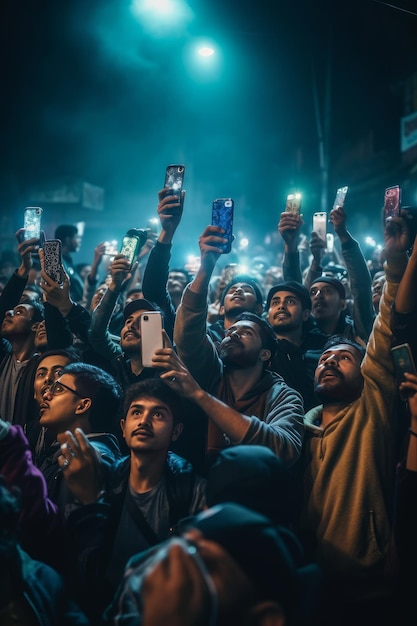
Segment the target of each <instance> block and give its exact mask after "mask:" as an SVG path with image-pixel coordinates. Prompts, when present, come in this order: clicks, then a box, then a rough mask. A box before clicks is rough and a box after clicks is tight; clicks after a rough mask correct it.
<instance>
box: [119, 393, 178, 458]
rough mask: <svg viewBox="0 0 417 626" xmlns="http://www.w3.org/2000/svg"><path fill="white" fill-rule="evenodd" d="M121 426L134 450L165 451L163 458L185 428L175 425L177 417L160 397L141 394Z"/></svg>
mask: <svg viewBox="0 0 417 626" xmlns="http://www.w3.org/2000/svg"><path fill="white" fill-rule="evenodd" d="M120 425H121V428H122V432H123V437H124V439H125V441H126V444H127V446H128V447H129V448H130V449H131V450H136V451H138V452H142V453H148V452H162V453H163V454H164V455H165V454H166V451H167V450H168V448H169V447H170V445H171V442H172V441H176V440H177V439H178V437H179V436H180V434H181V432H182V426H183V425H182V424H176V425H175V426H174V417H173V415H172V411H171V409H170V407H169V405H168V404H166V403H165V402H163V401H162V400H160V399H159V398H154V397H153V396H142V395H141V396H138V397H137V398H136V399H135V400H133V401H132V402H131V403H130V406H129V408H128V410H127V413H126V417H125V419H122V420H121V421H120Z"/></svg>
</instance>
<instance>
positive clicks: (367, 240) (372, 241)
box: [365, 237, 376, 248]
mask: <svg viewBox="0 0 417 626" xmlns="http://www.w3.org/2000/svg"><path fill="white" fill-rule="evenodd" d="M365 243H366V244H367V245H368V246H372V247H373V248H374V247H375V245H376V242H375V239H374V238H373V237H365Z"/></svg>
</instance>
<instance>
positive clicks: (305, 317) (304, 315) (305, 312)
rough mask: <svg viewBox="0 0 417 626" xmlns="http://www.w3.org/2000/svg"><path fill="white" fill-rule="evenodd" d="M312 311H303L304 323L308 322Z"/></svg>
mask: <svg viewBox="0 0 417 626" xmlns="http://www.w3.org/2000/svg"><path fill="white" fill-rule="evenodd" d="M310 314H311V311H310V309H304V311H303V322H306V321H307V320H308V318H309V317H310Z"/></svg>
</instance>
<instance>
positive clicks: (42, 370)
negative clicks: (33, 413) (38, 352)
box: [33, 354, 70, 405]
mask: <svg viewBox="0 0 417 626" xmlns="http://www.w3.org/2000/svg"><path fill="white" fill-rule="evenodd" d="M68 363H70V359H69V358H68V357H66V356H64V355H62V354H56V355H48V356H46V357H45V358H44V359H42V361H40V363H39V364H38V367H37V368H36V373H35V381H34V383H33V390H34V397H35V400H36V402H37V403H38V404H39V405H40V404H41V402H42V395H43V394H44V393H45V391H46V389H47V388H49V387H50V386H51V385H52V383H53V382H55V381H56V379H57V378H59V377H60V376H61V374H62V370H63V369H64V367H65V366H66V365H68Z"/></svg>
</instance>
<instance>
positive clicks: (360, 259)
mask: <svg viewBox="0 0 417 626" xmlns="http://www.w3.org/2000/svg"><path fill="white" fill-rule="evenodd" d="M329 219H330V221H331V222H332V223H333V226H334V229H335V233H336V235H337V236H338V237H339V239H340V243H341V245H342V255H343V259H344V262H345V265H346V269H347V272H348V276H349V282H350V288H351V291H352V296H353V321H354V325H355V332H356V335H357V336H358V337H360V339H362V340H363V341H364V342H365V343H366V342H367V341H368V338H369V335H370V332H371V330H372V326H373V323H374V321H375V312H374V308H373V305H372V278H371V274H370V271H369V268H368V264H367V263H366V260H365V257H364V256H363V253H362V250H361V248H360V245H359V243H358V242H357V241H356V240H355V239H354V238H353V237H352V235H351V234H350V232H349V231H348V230H347V228H346V213H345V211H344V209H343V208H342V207H336V208H334V209H332V210H331V211H330V218H329Z"/></svg>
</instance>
